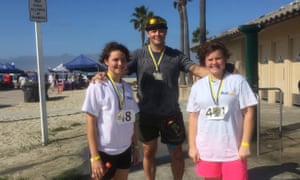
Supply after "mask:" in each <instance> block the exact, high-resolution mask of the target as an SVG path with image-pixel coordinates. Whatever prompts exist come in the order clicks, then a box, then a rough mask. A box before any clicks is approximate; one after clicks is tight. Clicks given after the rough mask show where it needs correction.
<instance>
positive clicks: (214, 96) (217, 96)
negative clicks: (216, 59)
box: [209, 75, 224, 105]
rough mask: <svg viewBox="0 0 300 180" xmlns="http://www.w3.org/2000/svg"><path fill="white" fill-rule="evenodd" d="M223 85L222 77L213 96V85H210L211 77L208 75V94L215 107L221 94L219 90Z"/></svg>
mask: <svg viewBox="0 0 300 180" xmlns="http://www.w3.org/2000/svg"><path fill="white" fill-rule="evenodd" d="M223 84H224V79H223V77H222V80H221V83H220V85H219V87H218V91H217V94H215V91H214V88H213V85H212V79H211V75H209V87H210V94H211V97H212V99H213V101H214V103H215V105H219V96H220V94H221V89H222V88H223Z"/></svg>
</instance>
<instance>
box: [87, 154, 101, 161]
mask: <svg viewBox="0 0 300 180" xmlns="http://www.w3.org/2000/svg"><path fill="white" fill-rule="evenodd" d="M100 159H101V157H100V156H99V155H98V156H95V157H93V158H91V159H90V160H91V162H94V161H98V160H100Z"/></svg>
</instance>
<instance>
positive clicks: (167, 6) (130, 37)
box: [0, 0, 292, 59]
mask: <svg viewBox="0 0 300 180" xmlns="http://www.w3.org/2000/svg"><path fill="white" fill-rule="evenodd" d="M290 2H292V0H248V1H245V0H244V1H241V0H224V1H222V0H207V2H206V14H207V19H206V21H207V30H208V31H209V35H208V37H210V36H213V35H217V34H219V33H221V32H223V31H226V30H228V29H231V28H233V27H236V26H239V25H241V24H244V23H246V22H248V21H250V20H253V19H256V18H258V17H260V16H261V15H264V14H266V13H269V12H271V11H273V10H276V9H278V8H280V7H281V6H284V5H287V4H288V3H290ZM141 5H145V6H146V7H148V10H150V11H153V12H154V13H155V14H156V15H160V16H162V17H164V18H165V19H166V20H167V22H168V27H169V30H168V36H167V44H168V45H169V46H172V47H175V48H178V47H179V16H178V12H177V10H176V9H174V8H173V0H47V14H48V22H46V23H41V31H42V44H43V46H42V47H43V55H45V56H60V55H63V54H71V55H75V56H77V55H79V54H99V53H100V52H101V50H102V48H103V46H104V44H105V43H107V42H109V41H112V40H114V41H118V42H120V43H123V44H124V45H126V46H127V47H128V48H129V49H130V50H134V49H136V48H139V47H140V46H141V38H140V33H139V32H138V31H136V30H134V28H133V24H132V23H130V22H129V20H130V19H131V18H132V16H131V14H132V13H133V12H134V8H135V7H139V6H141ZM187 8H188V15H189V29H190V34H192V32H193V31H194V30H195V29H196V27H198V26H199V23H200V20H199V0H193V1H191V2H189V3H188V6H187ZM0 24H1V26H0V59H10V58H13V57H18V56H35V54H36V52H35V30H34V22H31V21H30V20H29V7H28V0H0ZM191 37H192V35H190V38H191Z"/></svg>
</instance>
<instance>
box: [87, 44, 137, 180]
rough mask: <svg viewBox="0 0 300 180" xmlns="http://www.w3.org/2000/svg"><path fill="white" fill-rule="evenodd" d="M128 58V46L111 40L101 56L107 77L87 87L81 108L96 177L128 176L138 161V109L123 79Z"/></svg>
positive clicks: (119, 178) (130, 90)
mask: <svg viewBox="0 0 300 180" xmlns="http://www.w3.org/2000/svg"><path fill="white" fill-rule="evenodd" d="M128 61H129V51H128V49H127V48H126V47H125V46H123V45H122V44H119V43H116V42H110V43H108V44H107V45H106V46H105V47H104V49H103V51H102V54H101V56H100V62H101V63H104V64H105V65H106V66H107V78H105V80H104V82H101V83H91V84H90V85H89V86H88V89H87V91H86V97H85V100H84V104H83V107H82V111H84V112H86V121H87V137H88V143H89V149H90V156H91V176H92V177H93V178H95V179H111V178H113V179H115V180H126V179H127V178H128V173H129V167H130V165H131V161H132V162H133V163H134V164H136V163H137V162H138V154H139V152H138V144H137V138H136V136H135V128H134V122H135V115H136V113H137V112H138V111H139V109H138V106H137V104H136V102H135V99H134V95H133V92H132V89H131V86H130V85H129V84H128V83H126V82H125V81H123V80H122V77H123V75H124V74H126V67H127V62H128ZM132 151H133V152H132ZM132 154H133V156H132Z"/></svg>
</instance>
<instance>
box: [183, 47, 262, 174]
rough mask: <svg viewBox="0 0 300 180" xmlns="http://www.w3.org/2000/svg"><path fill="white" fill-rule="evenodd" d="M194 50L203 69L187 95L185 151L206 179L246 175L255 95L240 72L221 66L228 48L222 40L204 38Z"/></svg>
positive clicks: (224, 63)
mask: <svg viewBox="0 0 300 180" xmlns="http://www.w3.org/2000/svg"><path fill="white" fill-rule="evenodd" d="M197 54H198V57H199V61H200V63H201V64H204V65H205V67H206V68H207V70H208V71H209V74H208V75H207V76H205V77H204V78H202V79H200V80H198V81H197V82H196V83H195V84H194V85H193V86H192V88H191V92H190V96H189V99H188V104H187V111H188V112H189V138H188V139H189V143H188V144H189V156H190V158H191V159H192V160H193V161H194V162H195V163H196V172H197V175H199V176H202V177H204V178H205V179H206V180H208V179H213V180H221V179H222V180H234V179H236V180H247V179H248V174H247V161H246V159H247V157H248V156H249V155H250V142H251V136H252V132H253V128H254V118H255V110H254V106H255V105H256V104H257V99H256V96H255V95H254V93H253V91H252V89H251V88H250V86H249V84H248V83H247V81H246V79H245V78H244V77H243V76H241V75H239V74H230V73H228V72H226V71H225V65H226V62H227V60H228V58H229V57H230V54H229V52H228V50H227V48H226V47H225V45H224V44H222V43H220V42H218V41H210V42H206V43H204V44H203V45H201V46H200V47H199V49H198V52H197Z"/></svg>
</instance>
